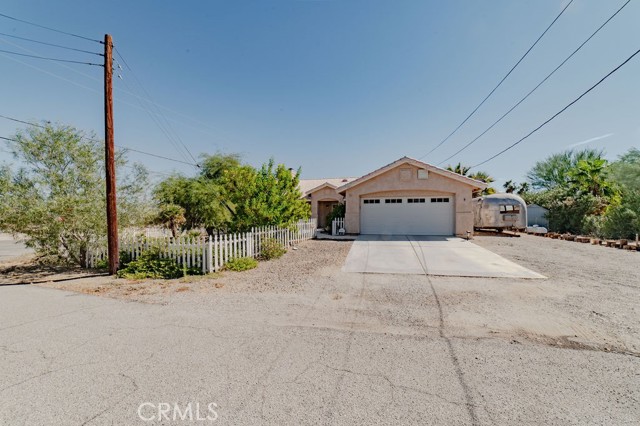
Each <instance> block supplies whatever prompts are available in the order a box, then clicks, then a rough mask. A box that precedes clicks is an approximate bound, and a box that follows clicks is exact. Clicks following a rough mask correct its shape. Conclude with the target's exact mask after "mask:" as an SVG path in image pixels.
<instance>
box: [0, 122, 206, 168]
mask: <svg viewBox="0 0 640 426" xmlns="http://www.w3.org/2000/svg"><path fill="white" fill-rule="evenodd" d="M0 118H4V119H5V120H10V121H14V122H16V123H22V124H26V125H28V126H33V127H39V128H41V129H46V128H47V126H43V125H42V124H38V123H30V122H28V121H24V120H20V119H18V118H13V117H8V116H6V115H2V114H0ZM2 139H6V140H10V141H13V142H18V141H17V140H15V139H9V138H5V137H2ZM80 139H85V140H87V141H90V142H95V143H102V141H101V140H99V139H93V138H90V137H88V136H80ZM116 146H117V147H118V148H122V149H124V150H127V151H132V152H137V153H138V154H144V155H148V156H150V157H156V158H162V159H163V160H167V161H173V162H175V163H181V164H187V165H189V166H194V167H198V165H197V164H194V163H189V162H186V161H181V160H176V159H175V158H170V157H165V156H162V155H158V154H154V153H151V152H146V151H141V150H139V149H135V148H130V147H128V146H125V145H116Z"/></svg>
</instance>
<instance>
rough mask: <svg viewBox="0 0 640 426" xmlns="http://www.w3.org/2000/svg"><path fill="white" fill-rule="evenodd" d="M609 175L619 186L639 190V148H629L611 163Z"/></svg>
mask: <svg viewBox="0 0 640 426" xmlns="http://www.w3.org/2000/svg"><path fill="white" fill-rule="evenodd" d="M609 169H610V173H611V175H610V177H611V180H613V181H614V182H615V183H617V184H618V185H620V186H625V187H627V188H628V189H631V190H634V189H637V190H640V149H637V148H631V149H630V150H629V151H627V152H626V153H625V154H623V155H621V156H620V158H618V160H617V161H614V162H613V163H611V166H610V167H609Z"/></svg>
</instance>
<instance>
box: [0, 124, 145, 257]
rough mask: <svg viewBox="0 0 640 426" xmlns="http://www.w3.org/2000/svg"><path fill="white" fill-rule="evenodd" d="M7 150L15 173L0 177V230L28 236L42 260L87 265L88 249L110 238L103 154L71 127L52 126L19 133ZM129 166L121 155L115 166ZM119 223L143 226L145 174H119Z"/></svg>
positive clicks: (137, 168)
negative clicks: (107, 226) (14, 163)
mask: <svg viewBox="0 0 640 426" xmlns="http://www.w3.org/2000/svg"><path fill="white" fill-rule="evenodd" d="M13 139H15V142H9V149H10V151H11V153H12V154H13V156H14V158H15V159H16V160H17V163H18V164H20V165H21V166H20V167H19V168H18V169H17V170H12V169H11V168H8V167H4V168H3V171H2V173H1V174H2V177H1V178H0V182H1V183H0V187H1V193H0V197H1V198H2V208H1V209H0V229H3V230H6V231H9V232H12V233H21V234H24V235H26V243H27V245H28V246H29V247H32V248H33V249H34V250H35V252H36V254H37V255H38V256H39V257H40V259H41V260H43V261H46V262H51V261H55V262H64V263H70V264H76V265H80V266H85V263H86V253H87V250H88V249H89V248H90V247H91V246H92V245H93V244H96V242H98V241H99V240H101V239H103V238H104V237H105V235H106V213H105V210H106V202H105V185H104V167H103V164H102V161H103V158H104V157H103V156H104V153H103V152H102V150H101V146H100V144H96V143H94V142H91V141H89V140H88V138H85V137H84V134H83V133H82V132H79V131H78V130H76V129H75V128H73V127H71V126H64V125H53V124H50V123H48V122H44V123H42V126H40V127H35V126H34V127H30V128H28V129H27V130H25V131H21V132H18V133H17V134H16V136H15V138H13ZM124 165H126V160H125V158H124V156H123V155H122V154H119V155H118V156H117V168H118V170H119V171H120V170H121V167H122V166H124ZM117 175H118V176H120V178H119V179H118V185H117V186H118V223H119V225H120V227H122V228H124V227H128V226H135V225H140V224H141V223H140V222H139V220H140V218H141V217H142V216H144V210H145V208H146V204H145V199H144V189H145V188H146V187H148V184H147V183H146V180H147V173H146V170H145V169H144V168H142V167H140V166H135V167H134V172H133V174H131V173H130V174H124V175H121V174H120V173H118V174H117Z"/></svg>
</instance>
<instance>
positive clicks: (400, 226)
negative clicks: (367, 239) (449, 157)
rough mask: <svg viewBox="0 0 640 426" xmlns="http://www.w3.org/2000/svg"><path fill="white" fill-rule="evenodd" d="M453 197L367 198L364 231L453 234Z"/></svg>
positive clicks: (363, 206)
mask: <svg viewBox="0 0 640 426" xmlns="http://www.w3.org/2000/svg"><path fill="white" fill-rule="evenodd" d="M453 201H454V200H453V197H429V196H424V197H410V198H407V197H403V198H400V197H386V198H365V199H363V200H362V201H361V205H360V233H361V234H383V235H453V234H454V207H453V206H454V202H453Z"/></svg>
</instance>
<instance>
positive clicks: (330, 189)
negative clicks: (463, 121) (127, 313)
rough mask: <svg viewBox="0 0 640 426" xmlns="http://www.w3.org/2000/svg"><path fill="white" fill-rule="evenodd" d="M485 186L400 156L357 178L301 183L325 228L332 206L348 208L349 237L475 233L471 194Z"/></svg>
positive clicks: (306, 196)
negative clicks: (339, 204) (354, 235)
mask: <svg viewBox="0 0 640 426" xmlns="http://www.w3.org/2000/svg"><path fill="white" fill-rule="evenodd" d="M486 187H487V184H486V183H484V182H481V181H477V180H474V179H471V178H468V177H466V176H462V175H459V174H457V173H454V172H450V171H448V170H445V169H442V168H439V167H436V166H433V165H431V164H427V163H424V162H422V161H418V160H415V159H413V158H409V157H402V158H400V159H399V160H397V161H394V162H393V163H390V164H387V165H386V166H384V167H381V168H379V169H377V170H374V171H373V172H371V173H369V174H366V175H364V176H362V177H360V178H342V179H316V180H301V183H300V188H301V191H302V193H303V196H304V197H305V198H306V199H307V200H308V201H309V203H310V204H311V212H312V213H311V215H312V217H315V218H318V224H319V226H325V225H327V224H325V223H324V221H325V218H326V215H327V214H328V213H329V212H330V211H331V209H332V208H333V206H334V205H336V204H338V203H342V202H344V203H345V205H346V215H345V230H346V232H347V233H349V234H386V235H459V236H465V235H466V234H467V232H470V233H473V205H472V202H471V200H472V198H473V197H472V193H473V191H474V190H482V189H484V188H486Z"/></svg>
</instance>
